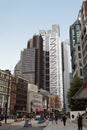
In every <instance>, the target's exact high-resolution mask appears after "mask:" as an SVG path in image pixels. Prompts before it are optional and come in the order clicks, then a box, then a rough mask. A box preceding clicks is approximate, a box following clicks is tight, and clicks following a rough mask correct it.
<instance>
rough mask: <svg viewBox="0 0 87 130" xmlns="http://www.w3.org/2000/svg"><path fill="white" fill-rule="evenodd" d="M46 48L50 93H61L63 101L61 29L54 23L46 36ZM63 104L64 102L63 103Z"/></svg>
mask: <svg viewBox="0 0 87 130" xmlns="http://www.w3.org/2000/svg"><path fill="white" fill-rule="evenodd" d="M44 40H45V41H44V46H45V47H44V48H45V49H46V50H48V51H49V78H50V83H49V84H50V93H52V94H55V95H59V96H60V99H61V103H62V102H63V81H62V56H61V42H60V29H59V26H58V25H52V29H51V30H47V32H46V33H45V37H44ZM61 105H63V104H61Z"/></svg>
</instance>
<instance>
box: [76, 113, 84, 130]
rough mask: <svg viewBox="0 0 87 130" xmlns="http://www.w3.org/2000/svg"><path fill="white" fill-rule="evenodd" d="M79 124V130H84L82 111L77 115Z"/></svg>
mask: <svg viewBox="0 0 87 130" xmlns="http://www.w3.org/2000/svg"><path fill="white" fill-rule="evenodd" d="M77 124H78V130H82V127H83V124H82V116H81V114H80V113H78V116H77Z"/></svg>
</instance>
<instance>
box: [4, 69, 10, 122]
mask: <svg viewBox="0 0 87 130" xmlns="http://www.w3.org/2000/svg"><path fill="white" fill-rule="evenodd" d="M7 80H8V86H7V97H6V100H7V101H6V104H5V108H6V111H5V123H7V114H8V100H9V87H10V71H9V70H8V79H7Z"/></svg>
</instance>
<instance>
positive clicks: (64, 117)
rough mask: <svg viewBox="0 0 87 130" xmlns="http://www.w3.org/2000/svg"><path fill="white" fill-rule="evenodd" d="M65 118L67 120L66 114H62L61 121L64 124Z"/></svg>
mask: <svg viewBox="0 0 87 130" xmlns="http://www.w3.org/2000/svg"><path fill="white" fill-rule="evenodd" d="M66 120H67V117H66V115H65V114H64V115H63V117H62V121H63V124H64V126H65V125H66Z"/></svg>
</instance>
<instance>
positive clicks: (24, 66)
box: [15, 35, 44, 89]
mask: <svg viewBox="0 0 87 130" xmlns="http://www.w3.org/2000/svg"><path fill="white" fill-rule="evenodd" d="M43 71H44V68H43V39H42V37H41V36H40V35H35V36H33V38H32V39H30V40H29V41H28V44H27V48H26V49H24V50H23V51H22V52H21V58H20V61H19V62H18V64H17V65H16V67H15V75H16V76H21V77H23V78H25V79H26V80H27V81H28V82H29V83H32V84H35V85H37V86H38V89H41V88H43Z"/></svg>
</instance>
